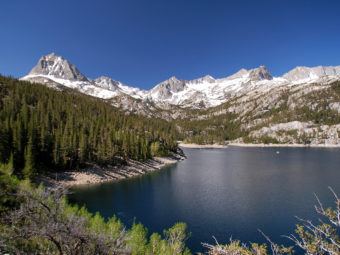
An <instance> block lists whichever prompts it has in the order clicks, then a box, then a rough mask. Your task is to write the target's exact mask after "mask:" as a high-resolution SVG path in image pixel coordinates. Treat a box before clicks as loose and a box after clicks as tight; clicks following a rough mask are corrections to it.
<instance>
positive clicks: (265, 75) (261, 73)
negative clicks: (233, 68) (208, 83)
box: [224, 65, 273, 81]
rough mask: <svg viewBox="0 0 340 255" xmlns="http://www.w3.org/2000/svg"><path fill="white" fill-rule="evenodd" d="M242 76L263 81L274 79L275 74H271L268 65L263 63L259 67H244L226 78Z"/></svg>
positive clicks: (231, 78) (232, 78)
mask: <svg viewBox="0 0 340 255" xmlns="http://www.w3.org/2000/svg"><path fill="white" fill-rule="evenodd" d="M240 78H245V79H250V80H252V81H261V80H272V79H273V76H272V75H271V74H270V72H269V71H268V69H267V67H265V66H263V65H262V66H259V67H257V68H254V69H249V70H247V69H244V68H242V69H241V70H239V71H238V72H236V73H234V74H232V75H230V76H228V77H226V78H224V79H226V80H234V79H240Z"/></svg>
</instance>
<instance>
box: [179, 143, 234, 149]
mask: <svg viewBox="0 0 340 255" xmlns="http://www.w3.org/2000/svg"><path fill="white" fill-rule="evenodd" d="M178 146H179V147H182V148H190V149H224V148H227V147H228V146H227V145H222V144H217V143H215V144H197V143H179V144H178Z"/></svg>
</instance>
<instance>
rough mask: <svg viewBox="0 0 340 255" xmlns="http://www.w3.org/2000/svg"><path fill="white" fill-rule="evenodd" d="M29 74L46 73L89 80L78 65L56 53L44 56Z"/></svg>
mask: <svg viewBox="0 0 340 255" xmlns="http://www.w3.org/2000/svg"><path fill="white" fill-rule="evenodd" d="M28 75H46V76H53V77H55V78H60V79H65V80H71V81H73V80H74V81H87V78H86V77H85V75H83V74H82V73H81V72H80V71H79V70H78V69H77V67H75V66H74V65H73V64H71V63H70V62H69V61H68V60H66V59H64V58H63V57H61V56H57V55H55V54H54V53H51V54H48V55H46V56H43V57H41V58H40V59H39V61H38V64H37V65H36V66H35V67H33V69H32V70H31V71H30V72H29V74H28Z"/></svg>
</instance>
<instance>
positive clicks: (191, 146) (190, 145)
mask: <svg viewBox="0 0 340 255" xmlns="http://www.w3.org/2000/svg"><path fill="white" fill-rule="evenodd" d="M178 146H179V147H182V148H189V149H225V148H228V147H254V148H256V147H258V148H263V147H271V148H279V147H281V148H340V144H298V143H295V144H274V143H271V144H264V143H233V142H230V143H227V144H226V145H222V144H196V143H180V144H179V145H178Z"/></svg>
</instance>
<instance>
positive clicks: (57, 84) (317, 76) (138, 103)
mask: <svg viewBox="0 0 340 255" xmlns="http://www.w3.org/2000/svg"><path fill="white" fill-rule="evenodd" d="M21 80H25V81H30V82H34V83H40V84H45V85H46V86H48V87H51V88H54V89H56V90H62V91H64V90H65V91H68V90H69V89H72V90H76V91H78V92H81V93H84V94H86V95H89V96H93V97H96V98H100V99H102V100H104V101H105V102H107V103H108V104H111V105H112V106H114V107H118V108H120V109H122V110H123V111H124V112H126V113H127V114H137V115H144V116H147V117H155V118H161V119H164V120H166V121H171V122H172V123H174V124H175V126H176V128H177V131H178V140H182V141H184V142H188V143H198V144H213V143H223V144H224V143H237V144H244V143H256V144H258V143H260V144H269V143H270V144H304V145H325V146H335V145H339V144H340V66H317V67H296V68H294V69H293V70H290V71H288V72H287V73H285V74H284V75H282V76H281V77H273V76H272V75H271V74H270V72H269V70H268V69H267V68H266V67H265V66H260V67H257V68H254V69H250V70H246V69H241V70H240V71H238V72H237V73H235V74H233V75H230V76H227V77H225V78H214V77H212V76H210V75H206V76H204V77H201V78H197V79H194V80H182V79H178V78H176V77H174V76H173V77H171V78H169V79H168V80H165V81H163V82H160V83H159V84H157V85H155V86H154V87H153V88H152V89H150V90H141V89H139V88H136V87H132V86H129V85H126V84H124V83H123V82H120V81H117V80H114V79H112V78H110V77H106V76H101V77H98V78H95V79H90V78H88V77H86V76H85V75H84V74H82V73H81V72H80V71H79V70H78V68H77V67H76V66H75V65H73V64H72V63H70V61H68V60H67V59H65V58H63V57H61V56H58V55H56V54H54V53H52V54H49V55H46V56H43V57H41V58H40V60H39V61H38V63H37V65H36V66H35V67H34V68H33V69H32V70H31V71H30V72H29V73H28V74H27V75H26V76H24V77H22V78H21Z"/></svg>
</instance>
